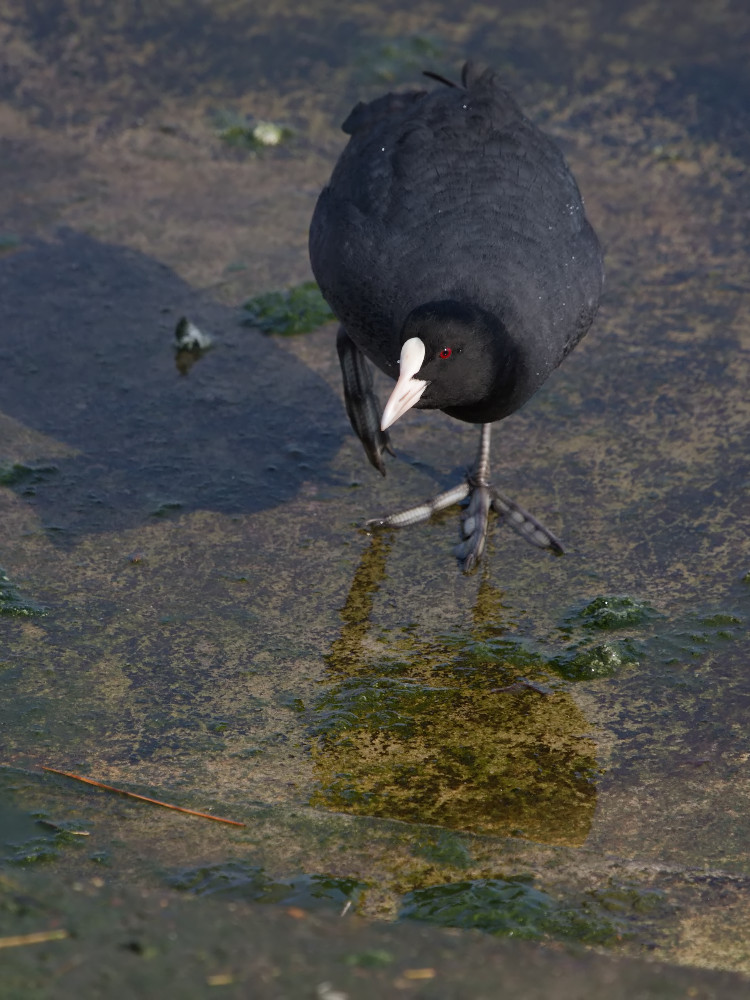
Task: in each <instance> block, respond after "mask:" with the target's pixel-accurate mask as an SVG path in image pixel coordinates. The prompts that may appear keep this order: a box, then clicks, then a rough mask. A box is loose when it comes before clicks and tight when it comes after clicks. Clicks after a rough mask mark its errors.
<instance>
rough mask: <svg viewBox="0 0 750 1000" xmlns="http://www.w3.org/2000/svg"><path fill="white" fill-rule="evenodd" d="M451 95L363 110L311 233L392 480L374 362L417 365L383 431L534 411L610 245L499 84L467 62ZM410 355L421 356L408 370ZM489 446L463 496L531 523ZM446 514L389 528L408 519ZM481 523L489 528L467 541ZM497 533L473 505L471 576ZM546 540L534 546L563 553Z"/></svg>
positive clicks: (362, 404) (581, 320)
mask: <svg viewBox="0 0 750 1000" xmlns="http://www.w3.org/2000/svg"><path fill="white" fill-rule="evenodd" d="M437 79H438V80H441V78H437ZM446 83H447V81H442V82H441V83H440V85H439V86H438V87H437V88H436V89H434V90H432V91H430V92H425V91H412V92H409V93H404V94H387V95H385V96H384V97H381V98H379V99H378V100H375V101H373V102H372V103H370V104H358V105H357V107H356V108H354V110H353V111H352V112H351V114H350V115H349V117H348V118H347V120H346V122H345V123H344V125H343V129H344V131H345V132H347V133H349V134H350V135H351V139H350V141H349V143H348V145H347V146H346V148H345V149H344V151H343V153H342V154H341V157H340V159H339V161H338V163H337V165H336V167H335V169H334V171H333V175H332V177H331V180H330V182H329V184H328V185H327V186H326V187H325V188H324V189H323V191H322V193H321V195H320V198H319V200H318V203H317V206H316V209H315V214H314V216H313V220H312V224H311V228H310V259H311V262H312V268H313V272H314V274H315V277H316V279H317V281H318V284H319V285H320V288H321V291H322V292H323V295H324V296H325V298H326V300H327V301H328V302H329V304H330V305H331V308H332V309H333V311H334V313H335V314H336V316H337V317H338V319H339V320H340V322H341V324H342V329H341V330H340V332H339V337H338V349H339V357H340V359H341V364H342V372H343V376H344V389H345V396H346V402H347V412H348V413H349V417H350V419H351V422H352V425H353V427H354V429H355V431H356V432H357V434H358V436H359V437H360V439H361V440H362V443H363V445H364V447H365V450H366V452H367V454H368V457H369V458H370V461H371V462H372V464H373V465H375V467H376V468H378V469H379V470H380V471H381V472H383V473H384V472H385V466H384V463H383V452H384V451H385V450H386V449H389V441H388V434H387V431H386V429H385V427H384V428H383V429H381V426H380V424H379V422H378V420H377V416H376V414H377V401H376V399H375V397H374V394H373V389H372V382H371V378H370V374H369V371H368V370H367V362H366V361H365V358H369V360H370V361H372V362H373V363H374V364H376V365H377V366H378V367H379V368H380V369H381V370H382V371H384V372H385V373H386V374H388V375H390V376H392V377H393V378H398V377H399V375H400V374H401V372H403V371H404V369H405V366H407V365H412V367H413V366H414V365H418V368H417V370H416V371H414V372H413V373H412V376H413V377H412V378H411V379H410V380H408V382H407V381H405V380H404V379H402V380H401V382H402V383H403V384H400V388H398V392H397V391H396V390H394V396H397V395H399V393H400V395H399V398H398V399H395V400H394V397H392V400H391V402H389V404H388V407H387V408H386V414H387V415H386V416H385V417H384V421H383V423H384V425H385V426H387V425H388V423H390V422H392V420H394V419H396V417H398V416H399V415H401V413H403V412H404V411H405V409H407V408H408V407H409V406H411V405H415V406H416V407H418V408H423V409H442V410H444V411H445V412H446V413H448V414H450V415H451V416H453V417H456V418H457V419H459V420H465V421H468V422H470V423H480V424H489V423H491V422H493V421H496V420H500V419H502V418H503V417H505V416H507V415H508V414H510V413H513V412H514V411H515V410H517V409H518V408H519V407H520V406H522V405H523V404H524V403H525V402H526V401H527V400H528V399H529V398H530V397H531V396H532V395H533V394H534V392H536V390H537V389H538V388H539V387H540V386H541V385H542V384H543V382H544V381H545V380H546V379H547V377H548V376H549V375H550V373H551V372H552V371H553V370H554V369H555V368H556V367H557V365H559V364H560V362H561V361H562V360H563V358H564V357H565V356H566V354H568V353H569V351H570V350H572V348H573V347H575V345H576V344H577V343H578V341H579V340H580V339H581V337H583V335H584V334H585V333H586V331H587V330H588V328H589V326H590V325H591V322H592V320H593V318H594V315H595V313H596V309H597V305H598V302H599V294H600V291H601V284H602V276H603V267H602V254H601V249H600V246H599V242H598V240H597V238H596V235H595V233H594V231H593V229H592V228H591V226H590V225H589V223H588V221H587V219H586V216H585V214H584V209H583V202H582V199H581V196H580V193H579V190H578V187H577V185H576V182H575V180H574V178H573V176H572V174H571V172H570V170H569V168H568V166H567V164H566V163H565V160H564V159H563V156H562V154H561V152H560V150H559V149H558V147H557V146H556V144H555V143H554V142H553V141H552V140H551V139H550V138H549V137H548V136H546V135H545V134H544V133H543V132H541V131H540V130H539V129H538V128H536V126H534V125H533V124H532V123H531V122H530V121H529V120H528V119H527V118H526V117H525V116H524V115H523V114H522V112H521V111H520V109H519V107H518V105H517V104H516V102H515V100H514V99H513V97H512V96H511V95H510V93H509V92H508V91H507V90H506V89H504V88H503V87H502V86H501V85H500V84H499V83H498V81H497V78H496V77H495V75H494V74H493V73H492V72H490V71H484V72H478V71H477V70H475V69H474V67H473V66H472V64H471V63H467V65H466V66H465V67H464V71H463V77H462V84H463V85H462V86H460V87H459V86H453V85H450V84H449V85H445V84H446ZM405 343H408V345H409V347H408V348H404V344H405ZM422 346H423V347H424V355H423V356H422ZM402 351H407V353H408V352H411V353H410V354H409V358H408V359H407V360H406V361H405V360H404V358H405V355H404V354H403V353H402ZM415 352H416V353H415ZM415 396H416V399H414V398H413V397H415ZM401 397H403V398H401ZM407 397H408V398H407ZM394 413H395V416H394V415H393V414H394ZM482 442H483V445H482V448H481V449H480V459H479V463H478V465H479V467H478V468H477V469H475V473H474V475H473V476H470V477H469V480H468V484H467V488H466V490H465V492H464V496H466V495H469V494H470V493H472V492H475V491H476V489H477V488H480V489H489V490H490V495H489V502H487V503H484V504H480V505H479V506H480V507H484V508H486V509H487V510H489V503H494V506H495V507H496V508H498V509H503V512H504V513H506V514H507V513H509V510H517V511H519V512H520V515H523V517H530V516H529V515H526V512H525V511H522V510H521V508H517V507H516V505H515V504H511V503H510V501H507V500H506V498H502V496H501V495H500V494H498V495H497V496H498V497H500V499H499V500H498V499H497V497H495V496H493V495H492V493H493V492H494V493H497V491H496V490H495V491H493V488H492V487H490V486H489V483H488V481H487V474H488V455H489V430H488V429H487V432H486V434H485V433H483V436H482ZM482 453H484V461H482ZM450 493H451V497H452V494H453V493H455V491H450ZM447 496H448V494H445V495H444V497H447ZM441 499H444V498H436V501H441ZM485 499H486V498H485ZM496 500H497V502H495V501H496ZM473 502H474V498H473V497H472V503H473ZM503 504H505V506H503ZM508 504H510V508H508ZM440 506H445V503H441V502H436V504H434V505H433V504H424V505H420V507H418V508H414V511H413V512H406V514H404V515H403V516H402V515H394V516H393V517H391V518H386V519H382V520H381V522H380V523H387V524H401V523H410V521H414V520H419V519H421V518H422V517H424V516H429V513H431V512H432V510H433V509H439V508H440ZM475 506H476V505H475ZM415 512H416V513H418V515H419V516H412V517H409V516H407V515H408V514H410V513H415ZM520 515H519V517H520ZM477 516H479V519H480V520H482V519H483V521H484V523H483V524H480V525H478V526H477V525H475V524H474V523H469V524H468V528H469V529H471V530H470V531H467V524H466V521H467V520H468V521H470V522H471V521H472V519H474V520H476V519H477ZM510 520H511V523H513V520H514V519H513V516H512V514H511V517H510ZM516 520H517V521H518V523H517V524H516V525H515V526H516V527H519V529H520V530H521V531H522V532H523V533H525V534H526V535H527V536H532V535H533V533H534V531H541V532H544V531H545V529H543V528H542V527H541V525H539V524H538V522H536V521H534V519H533V518H530V520H529V523H528V524H527V526H526V527H525V528H524V527H521V524H520V520H519V518H518V517H517V518H516ZM485 533H486V511H485V512H484V514H482V513H481V511H479V515H478V512H477V511H476V510H472V509H471V505H470V509H469V512H468V514H467V515H465V518H464V535H465V539H464V542H463V543H462V545H461V546H460V547H459V552H458V555H459V558H460V559H461V560H462V562H463V563H464V568H470V567H471V566H472V565H474V563H475V562H476V561H477V559H478V558H479V556H480V555H481V551H482V548H483V545H484V535H485ZM546 534H547V535H548V536H549V538H548V541H546V542H544V541H543V539H542V536H541V535H538V537H536V538H533V537H532V540H533V541H536V543H537V544H540V545H541V544H545V545H550V546H551V547H553V548H555V547H557V543H556V540H555V539H554V538H553V536H551V535H549V533H546ZM474 536H476V537H474ZM480 536H481V537H480Z"/></svg>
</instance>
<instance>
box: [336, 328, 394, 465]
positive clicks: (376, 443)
mask: <svg viewBox="0 0 750 1000" xmlns="http://www.w3.org/2000/svg"><path fill="white" fill-rule="evenodd" d="M336 349H337V350H338V352H339V362H340V364H341V374H342V375H343V378H344V403H345V404H346V412H347V415H348V417H349V420H350V421H351V425H352V427H353V428H354V431H355V433H356V435H357V437H358V438H359V440H360V441H361V442H362V444H363V445H364V449H365V453H366V455H367V457H368V458H369V460H370V462H371V463H372V464H373V465H374V466H375V468H376V469H377V470H378V472H380V473H381V474H382V475H385V463H384V462H383V452H384V451H388V452H390V453H391V455H392V454H393V449H392V448H391V445H390V441H389V439H388V434H387V432H386V431H381V429H380V412H381V407H380V403H379V402H378V397H377V396H376V395H375V390H374V389H373V385H372V372H371V370H370V365H369V362H368V361H367V358H366V357H365V356H364V354H363V353H362V351H360V349H359V348H358V347H357V345H356V344H355V343H354V341H353V340H352V339H351V337H350V336H349V334H348V333H347V332H346V330H345V329H344V327H343V326H340V327H339V332H338V336H337V337H336Z"/></svg>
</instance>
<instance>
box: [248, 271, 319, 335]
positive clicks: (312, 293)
mask: <svg viewBox="0 0 750 1000" xmlns="http://www.w3.org/2000/svg"><path fill="white" fill-rule="evenodd" d="M243 308H244V310H245V311H246V313H247V314H248V315H247V316H246V317H245V319H243V321H242V322H243V325H244V326H254V327H256V328H257V329H258V330H261V331H262V332H263V333H279V334H283V335H284V336H287V337H292V336H296V335H297V334H300V333H309V332H310V331H311V330H317V328H318V327H319V326H323V325H324V324H325V323H330V322H331V321H332V320H333V319H334V318H335V317H334V315H333V313H332V312H331V309H330V307H329V305H328V303H327V302H326V300H325V299H324V298H323V296H322V295H321V293H320V289H319V288H318V286H317V284H316V283H315V282H314V281H304V282H303V283H302V284H301V285H295V286H294V287H293V288H287V289H284V290H283V291H278V292H263V293H262V294H261V295H256V296H255V298H253V299H249V300H248V301H247V302H246V303H245V304H244V306H243Z"/></svg>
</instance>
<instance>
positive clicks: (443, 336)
mask: <svg viewBox="0 0 750 1000" xmlns="http://www.w3.org/2000/svg"><path fill="white" fill-rule="evenodd" d="M515 367H516V358H515V352H514V350H513V347H512V344H511V342H510V338H509V337H508V334H507V332H506V330H505V327H504V326H503V324H502V323H501V322H500V320H499V319H497V317H495V316H493V315H492V314H491V313H489V312H487V311H486V310H484V309H480V308H479V307H478V306H474V305H471V304H468V303H464V302H457V301H455V300H453V299H447V300H445V301H442V302H428V303H427V304H426V305H422V306H418V307H417V308H416V309H414V310H413V311H412V312H410V313H409V315H408V316H407V317H406V321H405V322H404V325H403V328H402V331H401V357H400V360H399V376H398V381H397V382H396V386H395V388H394V390H393V392H392V393H391V396H390V398H389V400H388V402H387V403H386V406H385V409H384V410H383V419H382V421H381V428H382V430H385V429H386V428H387V427H390V425H391V424H392V423H393V422H394V421H395V420H398V418H399V417H400V416H402V415H403V414H404V413H406V411H407V410H408V409H410V408H411V407H412V406H415V405H416V406H417V407H418V408H419V409H429V410H452V409H456V408H458V409H461V410H466V411H467V412H468V413H473V412H476V414H477V416H476V422H477V423H480V422H482V421H483V420H484V419H485V418H484V417H483V416H482V410H483V408H485V407H487V406H489V405H490V402H491V400H492V398H493V396H495V394H496V393H497V392H498V391H502V388H503V385H504V384H510V383H512V380H513V377H514V370H515ZM457 415H458V414H457ZM469 419H474V418H473V417H470V418H469Z"/></svg>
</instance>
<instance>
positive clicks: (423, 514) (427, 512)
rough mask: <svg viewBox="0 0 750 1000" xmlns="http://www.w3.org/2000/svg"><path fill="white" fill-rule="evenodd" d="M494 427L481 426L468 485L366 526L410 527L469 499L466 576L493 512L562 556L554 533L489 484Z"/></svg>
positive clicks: (460, 555)
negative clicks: (476, 453) (492, 429)
mask: <svg viewBox="0 0 750 1000" xmlns="http://www.w3.org/2000/svg"><path fill="white" fill-rule="evenodd" d="M491 427H492V425H491V424H483V425H482V435H481V438H480V443H479V454H478V456H477V462H476V466H475V468H474V470H473V472H472V473H470V475H469V476H468V477H467V479H466V482H463V483H460V484H459V485H458V486H454V487H453V489H450V490H446V492H445V493H440V494H438V496H436V497H433V499H432V500H427V501H426V502H425V503H422V504H418V505H417V506H416V507H409V508H408V509H407V510H402V511H399V512H398V513H397V514H389V515H388V516H386V517H377V518H373V519H372V520H371V521H368V522H367V527H368V528H405V527H406V526H407V525H410V524H418V523H419V522H420V521H426V520H427V519H428V518H430V517H432V515H433V514H436V513H437V512H438V511H439V510H444V509H445V508H446V507H452V506H453V504H456V503H461V501H462V500H465V499H466V498H467V497H468V498H469V503H468V504H467V506H466V507H465V509H464V512H463V514H462V516H461V541H460V542H459V544H458V545H457V546H456V549H455V553H456V558H457V559H458V562H459V565H460V566H461V569H462V570H463V572H464V573H469V572H471V570H472V569H474V567H475V566H476V565H477V563H478V562H479V560H480V559H481V557H482V553H483V552H484V543H485V540H486V538H487V526H488V520H489V513H490V509H494V511H495V512H496V513H497V514H500V515H504V516H505V517H506V518H507V521H508V524H510V526H511V527H512V528H514V529H515V530H516V531H517V532H518V533H519V535H523V537H524V538H525V539H526V541H527V542H531V544H532V545H536V546H537V547H538V548H540V549H550V550H551V551H552V552H554V553H555V555H562V554H563V547H562V545H561V544H560V542H559V541H558V540H557V538H555V536H554V535H553V534H552V532H551V531H549V530H548V529H547V528H545V527H544V525H543V524H541V523H540V522H539V521H537V519H536V518H535V517H534V516H533V515H532V514H529V512H528V511H526V510H524V509H523V507H520V506H519V505H518V504H517V503H514V501H513V500H510V499H509V498H508V497H506V496H505V494H504V493H501V492H500V490H498V489H497V488H496V487H495V486H492V485H491V483H490V482H489V471H490V429H491Z"/></svg>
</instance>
